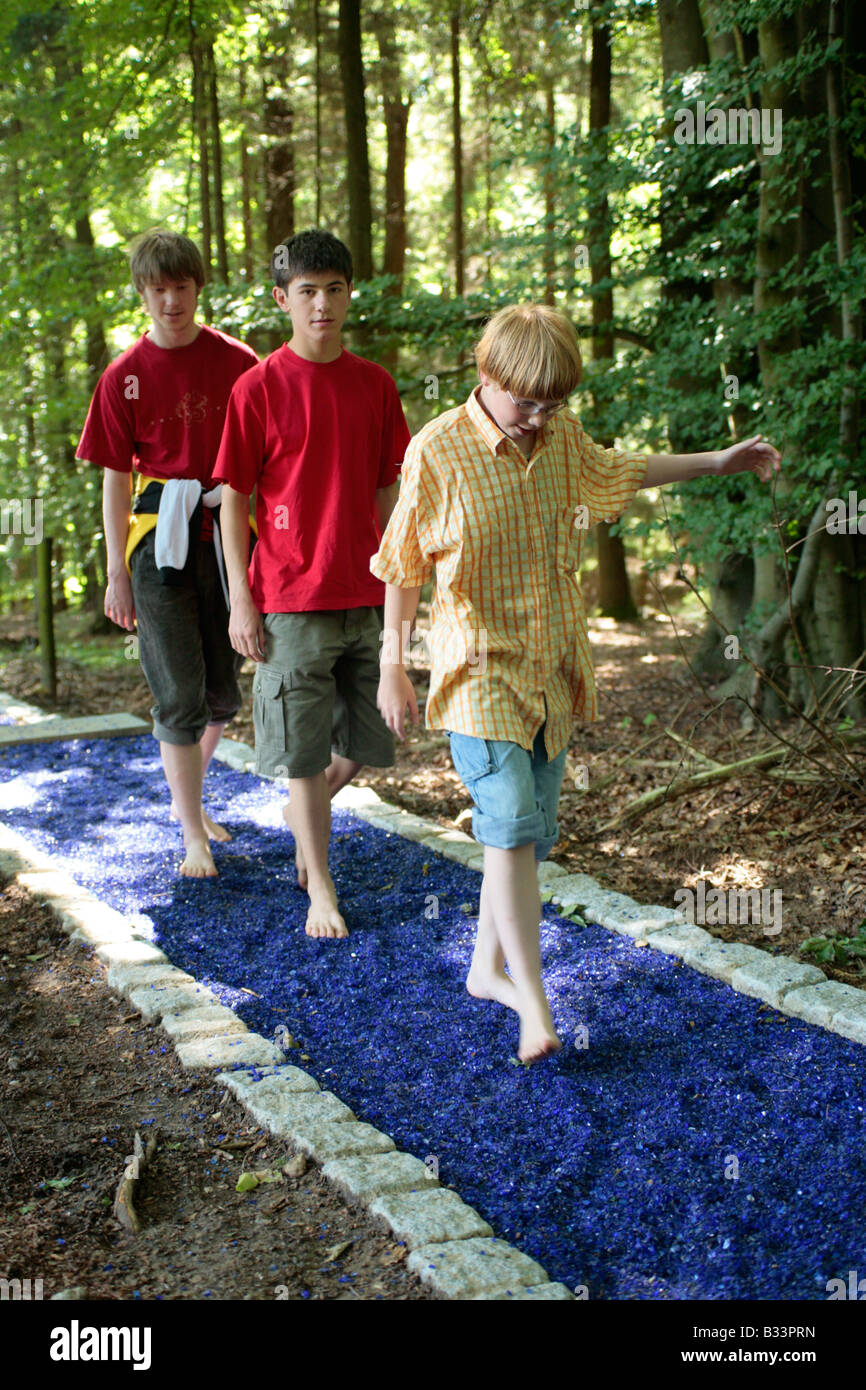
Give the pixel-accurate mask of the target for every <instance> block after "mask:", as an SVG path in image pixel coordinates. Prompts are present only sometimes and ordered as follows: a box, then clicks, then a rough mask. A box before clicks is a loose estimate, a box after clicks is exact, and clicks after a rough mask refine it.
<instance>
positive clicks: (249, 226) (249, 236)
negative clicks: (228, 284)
mask: <svg viewBox="0 0 866 1390" xmlns="http://www.w3.org/2000/svg"><path fill="white" fill-rule="evenodd" d="M238 104H239V106H240V109H241V128H240V134H239V143H240V151H241V224H242V226H243V230H244V255H243V266H244V279H245V280H246V281H247V283H248V284H249V282H250V281H251V280H252V278H253V274H254V267H255V260H256V251H255V237H254V236H253V182H254V178H255V175H254V173H253V161H252V158H251V157H250V150H249V145H248V143H247V126H246V109H247V74H246V68H245V67H244V65H243V64H241V66H240V68H239V70H238Z"/></svg>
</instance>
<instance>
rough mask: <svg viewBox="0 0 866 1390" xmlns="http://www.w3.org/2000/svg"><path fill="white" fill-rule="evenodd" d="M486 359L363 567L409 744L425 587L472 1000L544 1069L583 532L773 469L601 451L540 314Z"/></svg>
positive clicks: (408, 466)
mask: <svg viewBox="0 0 866 1390" xmlns="http://www.w3.org/2000/svg"><path fill="white" fill-rule="evenodd" d="M476 361H477V364H478V374H479V377H480V386H477V387H476V388H475V390H474V391H473V392H472V395H471V396H470V397H469V399H468V401H467V402H466V404H465V405H462V406H459V407H458V408H457V409H456V410H449V411H446V413H445V414H444V415H440V416H439V418H438V419H436V420H433V421H431V422H430V424H428V425H427V426H425V428H424V429H423V430H421V432H420V434H418V435H417V436H416V437H415V438H414V439H413V441H412V443H411V445H410V446H409V450H408V452H407V454H406V459H405V462H404V465H403V474H402V483H401V487H400V495H399V498H398V501H397V506H396V508H395V510H394V512H393V514H392V516H391V519H390V522H389V524H388V527H387V529H386V531H385V534H384V535H383V537H382V543H381V546H380V548H379V551H378V554H377V555H375V556H374V557H373V560H372V561H371V566H370V567H371V569H372V570H373V573H374V574H376V575H377V576H378V577H379V578H380V579H384V580H385V582H386V584H387V590H386V598H385V641H384V643H383V648H382V665H381V678H380V682H379V694H378V704H379V708H380V710H381V712H382V715H383V718H384V719H385V722H386V724H387V725H388V727H389V728H391V729H392V730H393V731H394V733H396V734H397V736H398V737H399V738H401V739H402V738H403V736H404V720H405V716H406V709H407V706H408V708H409V710H410V713H411V716H412V718H413V719H417V717H418V708H417V703H416V700H415V695H414V690H413V686H412V683H411V681H410V680H409V678H408V676H407V674H406V671H405V666H404V657H405V652H404V650H403V647H404V644H403V642H402V640H401V636H400V635H401V634H403V633H404V632H408V631H409V627H405V626H404V624H407V623H408V624H409V625H410V626H411V623H412V620H413V619H414V617H415V613H416V610H417V606H418V599H419V595H420V591H421V586H422V585H423V584H424V583H425V582H426V581H427V580H428V579H429V578H430V577H431V576H432V577H433V579H434V594H433V613H432V624H431V631H430V636H429V650H430V694H429V698H428V702H427V712H426V718H427V725H428V727H429V728H434V729H444V730H447V731H448V733H449V738H450V743H451V756H452V758H453V760H454V766H455V768H456V769H457V772H458V773H459V775H460V777H461V779H462V780H463V782H464V783H465V785H466V788H467V790H468V792H469V794H470V796H471V797H472V801H473V803H474V809H473V815H472V828H473V832H474V834H475V838H476V839H477V840H478V841H479V842H480V843H481V844H483V845H484V877H483V880H482V885H481V905H480V914H479V919H478V934H477V938H476V942H475V951H474V954H473V958H472V964H471V967H470V970H469V975H468V977H467V981H466V986H467V989H468V990H469V993H470V994H472V995H474V996H475V997H476V998H479V999H495V1000H498V1002H499V1003H501V1004H505V1005H507V1006H508V1007H509V1008H511V1009H514V1010H515V1012H516V1013H517V1014H518V1016H519V1018H520V1043H519V1048H518V1056H519V1057H520V1058H521V1060H522V1061H524V1062H534V1061H537V1060H538V1059H540V1058H541V1057H544V1056H545V1055H547V1054H549V1053H552V1052H556V1051H557V1050H558V1049H559V1047H560V1041H559V1038H558V1037H557V1034H556V1030H555V1028H554V1024H553V1019H552V1017H551V1013H550V1006H549V1004H548V1001H547V996H546V994H545V992H544V986H543V984H542V980H541V953H540V944H539V921H540V917H541V899H540V894H539V889H538V875H537V872H536V862H537V861H538V860H541V859H544V858H545V857H546V856H547V855H548V854H549V853H550V850H551V848H552V847H553V845H554V844H555V842H556V838H557V824H556V810H557V804H558V801H559V791H560V786H561V783H562V774H563V770H564V766H565V753H566V747H567V744H568V740H569V737H570V735H571V730H572V725H573V722H574V720H575V718H578V719H582V720H585V721H587V722H589V721H592V720H595V719H597V717H598V714H597V703H596V693H595V681H594V678H593V666H592V656H591V653H590V648H589V641H588V636H587V627H586V616H585V613H584V609H583V602H582V599H581V594H580V588H579V586H578V583H577V579H576V577H575V571H576V570H577V569H578V567H579V564H580V549H581V542H582V537H583V534H584V532H585V530H586V529H587V527H588V526H591V525H593V524H594V523H595V522H596V521H599V520H602V519H608V518H612V517H614V516H618V515H619V514H620V513H621V512H622V511H624V509H625V508H626V507H627V506H628V504H629V502H630V501H631V500H632V498H633V497H634V495H635V493H636V492H637V491H638V490H639V489H640V488H643V487H658V486H660V485H661V484H663V483H670V482H684V481H687V480H688V479H690V478H697V477H702V476H705V475H708V474H718V475H720V476H721V475H723V474H728V473H738V472H743V471H751V472H754V473H757V474H758V476H759V477H760V478H761V479H762V480H763V481H765V482H766V481H768V480H769V479H770V478H771V477H772V475H773V472H774V470H778V468H779V454H778V453H777V451H776V450H775V449H774V448H773V446H772V445H771V444H768V443H765V442H763V441H762V440H761V437H760V435H756V436H754V437H753V438H751V439H747V440H744V441H743V442H742V443H739V444H734V445H732V446H731V447H730V448H728V449H723V450H720V451H715V452H712V453H703V454H678V455H649V456H647V455H642V454H633V453H624V452H622V451H620V450H616V449H603V448H602V447H601V446H600V445H598V444H595V443H594V442H593V440H591V439H590V438H589V436H588V435H587V434H586V433H585V432H584V430H583V429H582V427H581V424H580V421H579V420H578V419H577V417H576V416H575V415H573V414H572V413H571V412H570V411H569V410H567V409H566V408H565V407H566V405H567V398H568V396H569V395H570V393H571V392H572V391H573V390H574V388H575V387H576V386H577V384H578V382H579V381H580V377H581V370H582V369H581V359H580V349H579V346H578V342H577V336H576V334H575V331H574V328H573V326H572V324H571V323H570V321H569V320H568V319H567V318H566V317H565V316H564V315H563V314H561V313H559V312H558V311H556V310H554V309H550V308H547V307H546V306H543V305H532V304H530V305H515V306H512V307H510V308H507V309H503V310H501V311H500V312H499V313H498V314H496V315H495V317H494V318H493V319H491V321H490V323H489V324H488V325H487V328H486V329H485V332H484V334H483V336H482V338H481V341H480V343H479V344H478V347H477V349H476ZM506 965H507V966H508V971H509V972H510V973H506V969H505V967H506Z"/></svg>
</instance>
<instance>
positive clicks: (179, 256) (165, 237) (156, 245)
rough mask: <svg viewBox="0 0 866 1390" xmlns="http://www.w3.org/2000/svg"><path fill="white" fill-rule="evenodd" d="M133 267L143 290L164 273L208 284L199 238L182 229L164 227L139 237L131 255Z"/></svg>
mask: <svg viewBox="0 0 866 1390" xmlns="http://www.w3.org/2000/svg"><path fill="white" fill-rule="evenodd" d="M129 269H130V272H131V274H132V283H133V284H134V285H135V288H136V289H137V290H138V292H139V294H141V292H142V290H144V289H146V288H147V286H148V285H153V284H156V282H157V281H158V280H161V279H162V278H163V277H165V278H166V279H167V280H194V281H195V283H196V284H197V285H198V287H199V289H201V287H202V285H203V284H204V265H203V264H202V259H201V255H200V254H199V249H198V247H197V246H196V244H195V242H194V241H190V239H189V237H187V236H181V234H180V233H179V232H165V231H162V229H161V228H157V229H155V230H154V231H152V232H145V233H144V235H143V236H141V237H139V238H138V240H137V241H136V242H135V244H134V245H133V248H132V253H131V255H130V257H129Z"/></svg>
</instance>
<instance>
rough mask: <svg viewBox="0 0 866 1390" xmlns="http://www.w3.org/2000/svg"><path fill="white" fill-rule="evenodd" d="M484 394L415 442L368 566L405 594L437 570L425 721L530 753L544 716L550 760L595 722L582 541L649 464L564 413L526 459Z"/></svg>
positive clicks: (619, 506)
mask: <svg viewBox="0 0 866 1390" xmlns="http://www.w3.org/2000/svg"><path fill="white" fill-rule="evenodd" d="M479 389H480V388H478V387H476V389H475V391H473V393H472V395H471V396H470V397H469V399H468V401H467V402H466V404H465V405H461V406H458V407H457V409H456V410H449V411H446V412H445V414H444V415H440V416H439V417H438V419H436V420H431V422H430V424H428V425H426V426H425V427H424V429H422V430H421V432H420V433H419V434H417V435H416V436H415V438H414V439H413V440H412V443H411V444H410V445H409V449H408V451H407V454H406V459H405V462H404V464H403V474H402V480H401V483H400V495H399V497H398V499H397V505H396V507H395V509H394V512H393V514H392V516H391V519H390V521H389V523H388V527H387V529H386V531H385V534H384V535H383V537H382V541H381V545H380V547H379V551H378V553H377V554H376V555H374V557H373V559H372V560H371V562H370V568H371V570H372V571H373V573H374V574H375V575H377V576H378V577H379V579H383V580H385V582H386V583H388V584H395V585H397V586H398V587H399V588H404V589H409V588H415V587H416V586H418V585H421V584H424V583H425V582H426V581H427V580H428V579H429V578H430V577H431V575H433V574H435V588H434V595H433V611H432V623H431V631H430V637H429V656H430V693H429V696H428V700H427V713H426V719H427V725H428V727H429V728H431V729H449V730H451V731H452V732H453V733H461V734H471V735H473V736H474V737H476V738H487V739H507V740H509V741H510V742H512V743H518V744H520V746H521V747H523V748H526V749H530V750H531V748H532V745H533V743H534V740H535V737H536V735H537V733H538V731H539V729H540V728H541V726H542V725H543V724H545V721H546V728H545V746H546V750H547V756H548V758H555V757H556V755H557V754H558V753H559V752H560V751H561V750H562V749H563V748H565V747H566V745H567V743H568V740H569V736H570V734H571V729H572V724H573V722H574V719H575V718H576V717H577V718H580V719H584V720H587V721H589V720H595V719H597V718H598V707H597V700H596V693H595V679H594V676H593V666H592V655H591V653H590V648H589V638H588V635H587V628H586V614H585V613H584V608H583V600H582V598H581V593H580V587H579V585H578V582H577V578H576V575H575V571H576V570H577V568H578V566H579V565H580V552H581V546H582V542H583V537H584V535H585V534H586V531H587V529H588V527H589V526H592V525H594V524H595V522H597V521H600V520H612V519H613V518H614V517H616V516H618V515H619V514H620V512H622V511H623V510H624V509H625V507H626V506H628V503H629V502H630V501H631V499H632V498H633V497H634V495H635V493H636V492H637V490H638V486H639V484H640V483H641V481H642V480H643V477H644V474H645V473H646V458H645V457H644V456H642V455H640V454H630V453H623V452H622V451H621V450H617V449H603V448H602V447H601V446H600V445H599V444H596V443H594V441H593V440H592V439H590V437H589V435H588V434H586V433H585V431H584V429H583V427H582V426H581V424H580V421H579V420H578V418H577V416H576V415H574V414H573V413H572V412H571V411H569V410H564V411H560V412H559V414H557V415H554V416H553V417H552V418H551V419H549V420H548V421H547V422H546V423H545V425H544V426H543V428H542V429H540V430H538V432H537V434H536V437H535V445H534V448H533V451H532V455H531V457H530V458H529V459H526V458H525V457H524V455H523V454H521V452H520V450H519V449H518V447H517V445H516V444H515V443H513V442H512V440H510V439H509V438H508V437H507V436H506V435H504V434H503V433H502V431H501V430H500V429H499V427H498V425H496V424H494V422H493V421H492V420H491V419H490V417H489V416H488V415H487V414H486V413H485V411H484V410H483V409H482V407H481V405H480V404H479V402H478V400H477V392H478V390H479ZM385 640H386V641H387V640H388V634H386V637H385ZM394 640H395V641H396V640H397V639H396V638H395V639H394Z"/></svg>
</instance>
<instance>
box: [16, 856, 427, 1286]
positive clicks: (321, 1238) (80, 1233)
mask: <svg viewBox="0 0 866 1390" xmlns="http://www.w3.org/2000/svg"><path fill="white" fill-rule="evenodd" d="M103 976H104V972H103V970H102V967H101V966H100V965H99V964H98V962H96V961H95V960H94V958H93V957H91V956H90V955H88V954H86V953H85V952H84V951H82V949H81V948H80V946H77V945H75V944H73V943H72V942H71V941H70V940H69V938H68V936H67V935H66V934H65V933H64V932H63V931H62V930H61V929H60V928H59V927H58V925H57V923H56V922H55V921H54V918H53V916H52V914H51V912H50V911H49V910H48V909H47V908H46V907H43V906H42V905H41V904H40V903H37V902H34V901H33V899H32V898H30V897H29V895H28V894H27V893H25V892H24V890H23V889H22V888H20V887H19V886H18V885H17V884H15V883H9V884H7V885H6V886H5V887H4V888H3V890H2V893H0V1059H2V1061H0V1114H2V1116H3V1120H2V1133H0V1273H2V1275H3V1277H4V1278H6V1279H16V1278H17V1279H30V1280H34V1279H41V1280H42V1282H43V1293H42V1296H43V1297H44V1298H46V1299H48V1298H51V1297H52V1295H53V1294H55V1293H60V1292H61V1291H63V1290H71V1289H78V1290H80V1293H79V1294H78V1297H81V1298H87V1299H121V1300H127V1299H137V1298H141V1299H167V1300H175V1299H183V1300H186V1299H214V1300H221V1299H256V1300H275V1299H276V1300H284V1299H291V1300H301V1299H313V1300H320V1299H324V1300H328V1301H334V1300H338V1301H342V1300H345V1301H349V1302H355V1301H357V1300H359V1299H360V1300H369V1301H376V1300H384V1301H388V1300H406V1299H428V1298H430V1297H431V1295H430V1294H429V1292H428V1291H427V1290H426V1289H424V1287H423V1286H422V1285H421V1284H420V1282H419V1281H418V1280H417V1279H416V1278H415V1276H414V1275H410V1274H409V1273H408V1272H407V1270H406V1266H405V1258H406V1254H407V1249H406V1246H405V1245H402V1244H398V1243H396V1242H395V1241H394V1240H393V1237H390V1236H385V1235H383V1234H382V1233H381V1232H380V1231H377V1230H376V1229H375V1227H374V1226H373V1224H372V1223H371V1222H370V1221H369V1219H368V1218H367V1217H366V1216H364V1215H363V1214H362V1213H361V1212H359V1211H357V1210H351V1209H350V1208H348V1207H347V1206H346V1205H345V1204H344V1203H343V1202H342V1201H341V1200H340V1199H339V1197H337V1196H336V1194H335V1193H334V1191H333V1189H332V1188H330V1187H329V1185H328V1184H327V1182H325V1180H324V1179H323V1178H322V1176H321V1173H320V1172H319V1170H318V1169H317V1168H316V1166H315V1165H314V1164H310V1165H309V1166H308V1165H307V1164H306V1162H305V1160H304V1159H303V1157H299V1158H294V1159H293V1155H292V1153H291V1152H290V1150H289V1148H288V1147H287V1146H286V1145H285V1144H284V1143H282V1142H281V1141H280V1140H278V1139H275V1138H273V1136H270V1135H268V1134H266V1133H265V1131H263V1130H261V1129H260V1128H259V1127H258V1125H257V1124H256V1123H255V1122H253V1121H251V1120H250V1117H249V1116H248V1115H247V1113H246V1111H245V1110H244V1109H243V1107H242V1106H241V1105H240V1104H239V1103H238V1102H237V1101H236V1100H235V1099H234V1098H233V1097H232V1096H231V1095H230V1094H229V1092H228V1091H227V1090H226V1088H225V1086H224V1085H222V1084H221V1083H219V1082H218V1081H216V1080H215V1079H214V1077H213V1075H212V1074H210V1073H208V1072H198V1073H191V1072H187V1071H184V1069H183V1067H182V1066H181V1064H180V1062H179V1061H178V1059H177V1057H176V1056H175V1053H174V1050H173V1048H172V1046H171V1042H170V1039H169V1038H168V1037H167V1035H166V1034H164V1033H162V1032H161V1031H160V1029H159V1027H158V1026H157V1025H155V1024H149V1023H146V1022H145V1021H144V1020H143V1019H142V1018H141V1017H140V1016H139V1015H138V1014H137V1013H136V1012H135V1011H134V1010H132V1009H130V1006H129V1004H128V1003H127V1002H126V1001H125V1000H122V999H121V1000H119V999H117V998H116V997H115V996H114V995H113V994H112V993H111V992H110V991H109V990H108V989H107V988H106V985H105V982H104V978H103ZM154 1117H156V1118H155V1119H154ZM137 1130H138V1131H139V1132H140V1133H141V1136H142V1139H143V1140H144V1141H145V1142H146V1141H147V1139H148V1138H149V1137H150V1136H151V1135H155V1137H156V1139H157V1148H156V1152H155V1154H154V1156H153V1158H152V1160H151V1162H150V1163H149V1164H148V1165H147V1166H146V1168H145V1170H144V1175H143V1177H142V1178H141V1179H140V1180H139V1182H138V1183H137V1185H136V1192H135V1199H134V1200H135V1209H136V1212H137V1214H138V1216H139V1218H140V1220H141V1230H140V1232H139V1234H138V1235H132V1234H131V1233H129V1232H127V1231H126V1230H124V1228H123V1227H122V1226H121V1225H120V1224H119V1222H118V1221H117V1220H115V1218H114V1215H113V1213H112V1207H113V1203H114V1197H115V1193H116V1190H117V1187H118V1184H119V1182H120V1180H121V1178H122V1177H123V1173H124V1168H125V1166H126V1162H127V1156H128V1155H130V1154H131V1153H132V1148H133V1138H134V1135H135V1133H136V1131H137ZM244 1171H253V1172H259V1173H262V1172H264V1173H267V1174H268V1175H269V1176H268V1180H267V1182H266V1183H263V1184H262V1185H260V1186H259V1187H257V1188H255V1189H254V1190H253V1191H251V1192H242V1193H239V1192H237V1191H236V1190H235V1189H236V1186H237V1181H238V1178H239V1177H240V1174H241V1173H242V1172H244Z"/></svg>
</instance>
